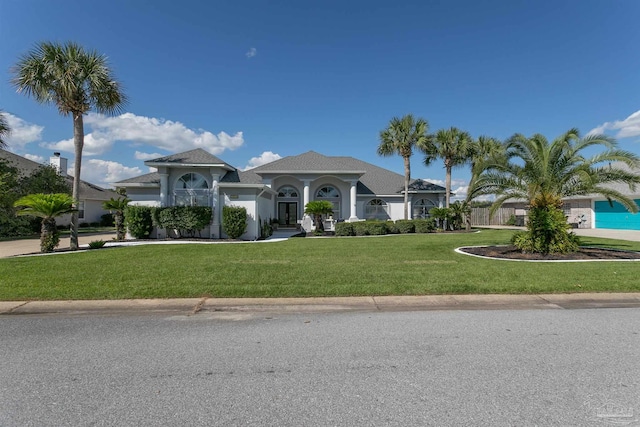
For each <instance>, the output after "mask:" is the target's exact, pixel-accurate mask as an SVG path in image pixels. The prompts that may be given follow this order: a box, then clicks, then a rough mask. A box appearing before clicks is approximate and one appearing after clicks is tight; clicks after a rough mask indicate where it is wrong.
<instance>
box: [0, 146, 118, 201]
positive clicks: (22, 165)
mask: <svg viewBox="0 0 640 427" xmlns="http://www.w3.org/2000/svg"><path fill="white" fill-rule="evenodd" d="M0 159H4V160H6V161H8V162H9V163H11V165H12V166H14V167H15V168H17V169H18V171H19V172H20V174H21V175H22V176H27V175H30V174H31V173H33V171H35V170H36V169H38V168H39V167H40V166H42V164H41V163H38V162H34V161H33V160H29V159H27V158H25V157H22V156H19V155H17V154H14V153H12V152H10V151H6V150H0ZM65 178H66V180H67V181H68V182H69V185H71V184H72V183H73V177H71V176H66V177H65ZM112 197H114V198H117V197H118V194H117V193H116V192H115V191H113V190H108V189H105V188H102V187H98V186H97V185H94V184H91V183H90V182H86V181H80V199H85V200H109V199H110V198H112Z"/></svg>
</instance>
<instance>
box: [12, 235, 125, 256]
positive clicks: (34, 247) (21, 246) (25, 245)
mask: <svg viewBox="0 0 640 427" xmlns="http://www.w3.org/2000/svg"><path fill="white" fill-rule="evenodd" d="M115 237H116V233H97V234H93V233H92V234H84V235H83V234H81V235H80V237H79V238H78V241H79V243H80V245H86V244H88V243H89V242H91V241H93V240H104V241H105V242H106V241H109V240H112V239H114V238H115ZM69 244H70V238H69V237H66V236H65V237H63V238H61V239H60V246H58V249H65V248H68V247H69ZM37 252H40V239H22V240H9V241H6V242H0V258H4V257H10V256H16V255H25V254H33V253H37Z"/></svg>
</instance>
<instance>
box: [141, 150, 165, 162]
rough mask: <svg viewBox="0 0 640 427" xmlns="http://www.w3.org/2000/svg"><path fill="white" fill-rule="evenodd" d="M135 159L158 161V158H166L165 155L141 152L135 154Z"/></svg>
mask: <svg viewBox="0 0 640 427" xmlns="http://www.w3.org/2000/svg"><path fill="white" fill-rule="evenodd" d="M134 157H135V158H136V160H151V159H157V158H158V157H164V154H159V153H143V152H141V151H136V153H135V154H134Z"/></svg>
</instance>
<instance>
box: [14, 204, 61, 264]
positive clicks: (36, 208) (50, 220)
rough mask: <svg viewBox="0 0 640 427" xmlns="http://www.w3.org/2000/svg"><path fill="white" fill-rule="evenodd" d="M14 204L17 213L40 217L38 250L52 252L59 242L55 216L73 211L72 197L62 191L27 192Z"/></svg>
mask: <svg viewBox="0 0 640 427" xmlns="http://www.w3.org/2000/svg"><path fill="white" fill-rule="evenodd" d="M14 206H15V207H17V208H18V211H17V212H16V213H17V214H18V215H31V216H35V217H38V218H42V227H41V229H40V251H41V252H53V250H54V249H55V248H56V246H58V244H59V243H60V236H59V233H58V229H57V227H56V217H58V216H60V215H64V214H66V213H70V212H73V211H74V207H73V198H72V197H71V196H69V195H68V194H64V193H53V194H44V193H37V194H29V195H27V196H24V197H22V198H20V199H18V200H16V202H15V203H14Z"/></svg>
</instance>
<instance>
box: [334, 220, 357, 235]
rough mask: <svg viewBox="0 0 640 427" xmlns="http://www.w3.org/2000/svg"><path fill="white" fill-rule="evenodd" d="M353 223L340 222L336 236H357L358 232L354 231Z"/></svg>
mask: <svg viewBox="0 0 640 427" xmlns="http://www.w3.org/2000/svg"><path fill="white" fill-rule="evenodd" d="M353 224H355V223H353V222H338V223H337V224H336V236H355V235H356V232H355V231H354V230H353Z"/></svg>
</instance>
